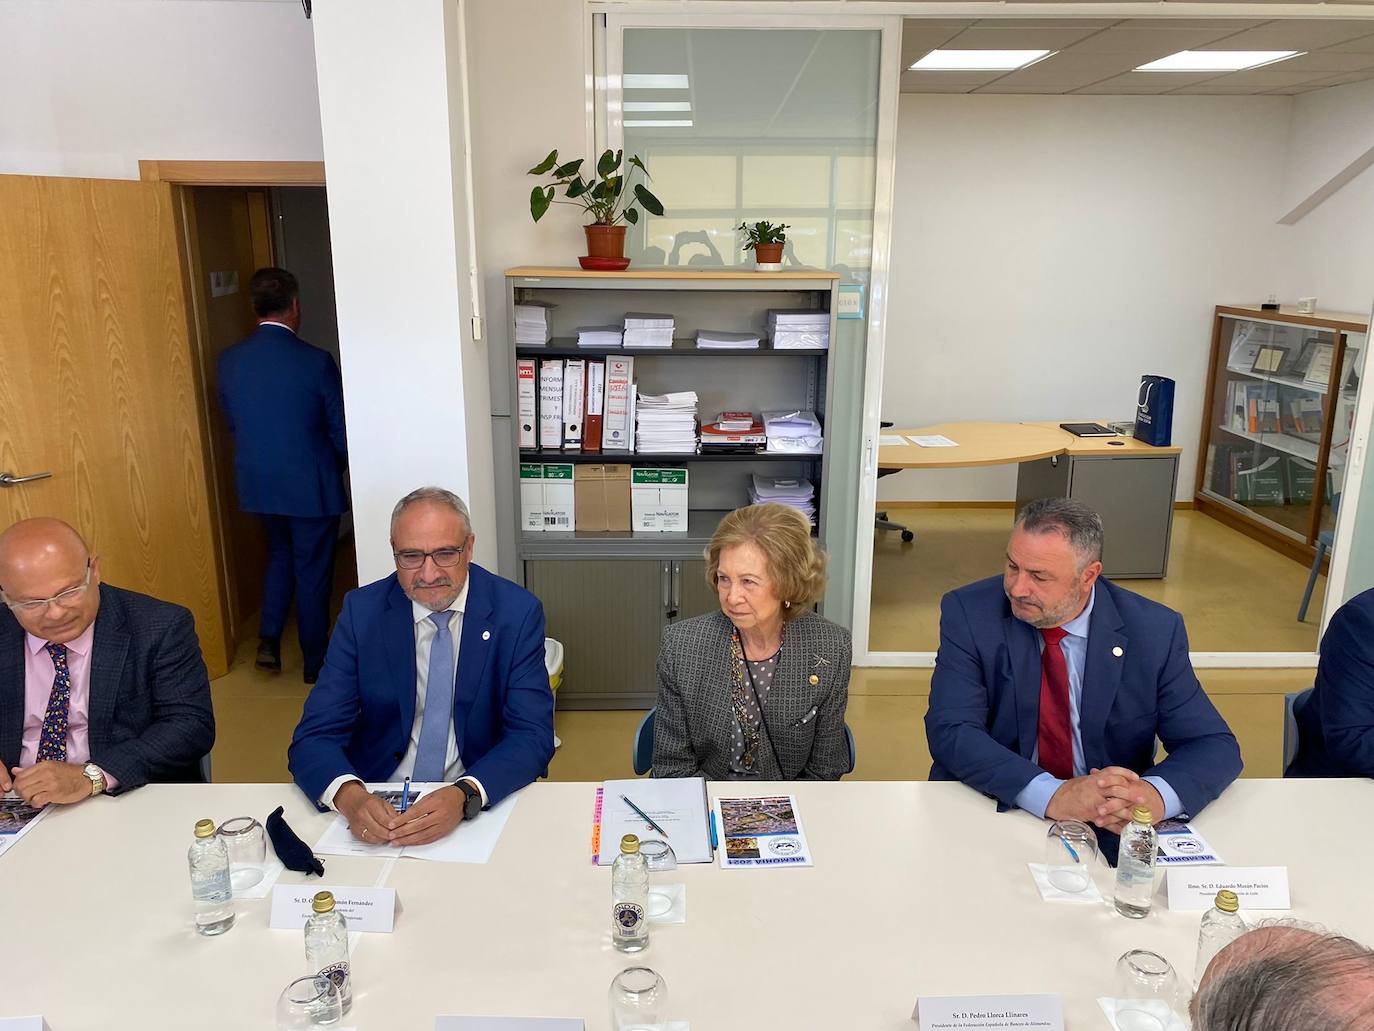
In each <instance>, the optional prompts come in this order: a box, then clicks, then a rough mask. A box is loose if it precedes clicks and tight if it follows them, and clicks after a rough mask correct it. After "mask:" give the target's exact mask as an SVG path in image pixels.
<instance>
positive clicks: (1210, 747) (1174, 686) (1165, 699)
mask: <svg viewBox="0 0 1374 1031" xmlns="http://www.w3.org/2000/svg"><path fill="white" fill-rule="evenodd" d="M1173 620H1174V627H1173V634H1172V636H1171V638H1170V641H1169V654H1168V658H1167V659H1166V660H1165V664H1164V668H1163V669H1162V670H1161V671H1160V675H1159V701H1158V710H1157V711H1158V719H1159V727H1158V730H1157V733H1158V735H1159V740H1160V741H1161V742H1163V744H1164V747H1165V749H1166V750H1167V751H1168V753H1169V755H1168V758H1166V759H1165V760H1164V761H1163V762H1162V763H1158V764H1156V765H1155V766H1152V767H1151V768H1150V769H1148V770H1146V771H1145V776H1154V777H1161V778H1163V779H1164V780H1165V781H1166V782H1167V783H1168V785H1169V787H1171V788H1173V789H1174V791H1175V793H1177V795H1178V797H1179V801H1181V802H1182V803H1183V809H1184V811H1185V812H1186V813H1188V814H1189V815H1190V816H1196V815H1197V814H1198V813H1200V812H1201V811H1202V809H1203V807H1205V806H1206V805H1207V803H1209V802H1211V801H1212V800H1213V799H1215V798H1216V797H1217V796H1218V795H1220V794H1221V793H1222V792H1223V791H1224V790H1226V788H1227V787H1228V786H1229V785H1230V783H1231V782H1232V781H1233V780H1235V779H1236V778H1237V777H1239V776H1240V770H1241V758H1240V745H1239V744H1237V743H1236V736H1235V735H1234V734H1232V733H1231V728H1230V727H1228V726H1227V725H1226V721H1225V720H1224V719H1222V718H1221V713H1219V712H1217V709H1216V706H1215V705H1213V704H1212V700H1211V699H1210V698H1208V697H1207V693H1206V692H1205V691H1203V689H1202V685H1201V684H1200V683H1198V679H1197V675H1196V674H1195V673H1194V672H1193V664H1192V662H1191V661H1190V660H1189V658H1188V631H1187V630H1186V629H1185V628H1184V626H1183V617H1182V616H1179V615H1178V614H1177V613H1174V614H1173Z"/></svg>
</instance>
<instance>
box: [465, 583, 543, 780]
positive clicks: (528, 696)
mask: <svg viewBox="0 0 1374 1031" xmlns="http://www.w3.org/2000/svg"><path fill="white" fill-rule="evenodd" d="M515 642H516V643H515V652H514V655H513V657H512V660H511V670H510V674H509V677H510V679H509V680H508V682H507V683H506V688H505V702H504V704H503V705H502V709H501V731H502V732H501V740H500V741H498V742H497V743H496V745H495V746H494V747H493V748H492V750H491V751H490V752H488V753H487V754H486V755H484V756H482V758H480V759H478V760H477V761H476V762H474V763H473V764H472V765H471V766H468V767H467V768H466V771H465V776H470V777H472V778H474V779H475V780H478V781H480V782H481V784H482V789H483V790H484V791H485V792H486V795H487V804H488V805H489V806H493V805H496V803H498V802H500V801H501V800H502V799H503V798H505V797H506V796H507V795H509V794H511V793H512V792H514V791H519V790H520V789H521V788H523V787H525V785H527V784H532V783H534V781H535V780H537V779H538V778H539V777H541V776H543V775H544V773H545V771H547V770H548V768H549V760H550V759H552V758H553V690H552V689H551V688H550V687H549V671H548V669H547V668H546V667H545V666H544V607H543V606H542V605H541V604H539V602H537V601H533V600H531V602H530V604H529V609H528V611H527V612H526V613H525V616H524V619H523V621H522V622H521V624H520V627H519V629H518V630H517V632H516V639H515ZM459 661H460V662H461V661H462V655H461V653H460V654H459Z"/></svg>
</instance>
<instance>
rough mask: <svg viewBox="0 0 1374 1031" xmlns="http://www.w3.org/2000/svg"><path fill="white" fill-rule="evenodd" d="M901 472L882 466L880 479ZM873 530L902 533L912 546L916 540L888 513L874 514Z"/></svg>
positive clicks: (879, 472)
mask: <svg viewBox="0 0 1374 1031" xmlns="http://www.w3.org/2000/svg"><path fill="white" fill-rule="evenodd" d="M878 425H879V426H881V427H882V428H883V429H888V428H889V427H890V426H891V425H892V423H890V422H880V423H879V424H878ZM901 471H902V470H900V469H884V468H882V467H881V466H879V467H878V479H880V480H881V479H882V478H883V477H884V476H891V475H892V474H893V473H899V472H901ZM873 528H874V529H876V530H888V531H890V532H892V533H898V532H900V533H901V535H902V543H903V544H910V543H911V542H912V541H914V540H915V539H916V534H914V533H913V532H912V531H911V530H910V529H908V528H907V527H905V526H903V525H902V524H901V523H894V522H893V521H892V520H891V519H889V518H888V517H887V513H886V512H875V513H874V514H873Z"/></svg>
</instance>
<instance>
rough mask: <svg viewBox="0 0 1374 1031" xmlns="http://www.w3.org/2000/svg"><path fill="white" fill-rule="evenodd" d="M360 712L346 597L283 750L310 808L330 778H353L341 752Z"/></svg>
mask: <svg viewBox="0 0 1374 1031" xmlns="http://www.w3.org/2000/svg"><path fill="white" fill-rule="evenodd" d="M361 710H362V692H361V685H360V684H359V682H358V640H357V631H356V628H355V627H354V625H353V603H352V598H351V597H350V598H345V599H344V607H343V611H342V612H341V613H339V620H338V622H337V623H336V624H335V625H334V632H333V633H332V634H330V636H329V650H328V651H327V652H326V653H325V658H324V666H323V668H322V669H321V670H320V677H319V680H318V681H317V682H316V684H315V686H314V687H312V688H311V689H310V694H308V695H307V696H306V699H305V707H304V710H303V711H302V712H301V720H300V722H299V723H298V724H296V732H295V733H294V734H293V735H292V736H291V745H290V746H289V747H288V748H287V750H286V765H287V767H288V768H289V769H290V770H291V776H292V777H293V778H295V781H296V783H297V784H298V785H299V786H300V789H301V791H303V792H305V797H306V798H308V799H310V802H311V804H312V805H317V806H318V805H319V803H320V796H321V795H323V794H324V792H325V790H326V789H327V788H328V787H329V785H330V784H332V783H333V782H334V780H335V779H336V778H338V777H342V776H344V775H345V774H352V775H353V776H355V777H356V776H358V771H357V770H355V769H354V768H353V764H352V763H351V762H349V759H348V755H347V753H346V752H345V751H344V747H345V746H346V745H347V744H348V742H349V740H350V738H351V737H352V736H353V730H354V727H355V725H356V724H357V722H358V714H359V712H360V711H361ZM358 779H359V780H362V779H363V778H361V777H358ZM321 808H323V807H321Z"/></svg>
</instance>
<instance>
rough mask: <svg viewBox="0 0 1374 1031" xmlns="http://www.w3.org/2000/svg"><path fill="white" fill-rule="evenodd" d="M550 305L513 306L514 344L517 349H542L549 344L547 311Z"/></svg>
mask: <svg viewBox="0 0 1374 1031" xmlns="http://www.w3.org/2000/svg"><path fill="white" fill-rule="evenodd" d="M552 307H553V305H552V304H544V303H531V304H517V305H516V306H515V344H516V346H517V347H519V346H525V347H543V346H544V345H545V344H547V343H548V342H549V337H550V335H551V334H550V333H549V309H550V308H552Z"/></svg>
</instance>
